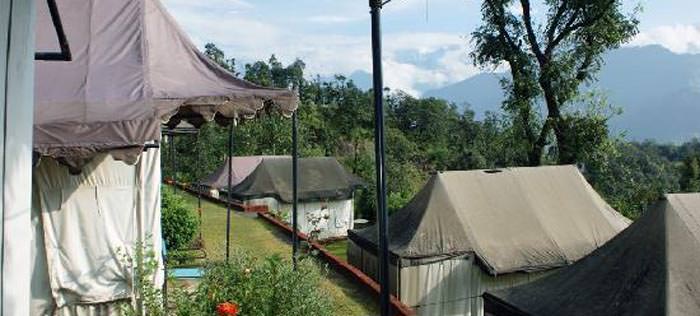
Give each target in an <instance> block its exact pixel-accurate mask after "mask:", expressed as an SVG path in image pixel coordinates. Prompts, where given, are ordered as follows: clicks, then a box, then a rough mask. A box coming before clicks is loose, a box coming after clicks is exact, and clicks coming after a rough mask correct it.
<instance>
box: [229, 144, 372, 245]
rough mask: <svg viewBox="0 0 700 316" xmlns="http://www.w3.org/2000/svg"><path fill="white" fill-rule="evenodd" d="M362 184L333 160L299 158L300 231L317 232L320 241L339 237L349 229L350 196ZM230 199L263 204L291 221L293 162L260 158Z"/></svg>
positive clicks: (351, 200)
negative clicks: (258, 162) (260, 160)
mask: <svg viewBox="0 0 700 316" xmlns="http://www.w3.org/2000/svg"><path fill="white" fill-rule="evenodd" d="M360 186H362V182H361V181H360V180H359V179H358V178H357V177H356V176H354V175H352V174H351V173H349V172H347V171H346V170H345V168H343V166H342V165H340V163H338V161H337V160H336V159H335V158H332V157H316V158H302V159H299V193H298V194H299V209H298V213H297V223H298V227H299V231H301V232H303V233H307V234H308V233H310V232H312V231H316V230H318V236H317V237H318V238H319V239H327V238H334V237H342V236H346V235H347V230H348V229H352V227H353V220H354V206H353V194H354V191H355V190H356V189H357V188H358V187H360ZM231 196H232V198H233V199H236V200H239V201H242V202H243V203H245V204H246V205H248V206H254V205H265V206H267V207H268V210H269V211H270V212H272V213H274V214H277V215H279V216H281V217H282V218H284V219H285V220H287V221H290V219H289V218H290V214H291V212H290V210H291V207H292V202H293V200H292V159H291V158H288V157H285V158H276V159H263V160H262V162H261V163H260V164H259V165H258V167H257V168H255V170H254V171H253V172H252V173H251V174H250V175H249V176H248V177H247V178H245V180H243V181H242V182H241V183H239V184H238V185H237V186H235V187H233V189H232V190H231Z"/></svg>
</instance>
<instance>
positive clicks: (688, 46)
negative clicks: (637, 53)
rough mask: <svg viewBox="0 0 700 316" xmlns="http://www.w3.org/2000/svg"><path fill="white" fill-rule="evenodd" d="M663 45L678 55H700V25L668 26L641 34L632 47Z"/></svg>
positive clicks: (632, 43)
mask: <svg viewBox="0 0 700 316" xmlns="http://www.w3.org/2000/svg"><path fill="white" fill-rule="evenodd" d="M644 45H661V46H663V47H666V48H667V49H669V50H670V51H672V52H674V53H678V54H686V53H690V54H697V53H700V25H681V24H677V25H667V26H660V27H655V28H652V29H650V30H648V31H644V32H641V33H639V34H638V35H637V36H636V37H635V39H634V40H633V41H632V42H631V43H630V46H644Z"/></svg>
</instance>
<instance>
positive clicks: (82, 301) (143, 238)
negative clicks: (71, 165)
mask: <svg viewBox="0 0 700 316" xmlns="http://www.w3.org/2000/svg"><path fill="white" fill-rule="evenodd" d="M160 180H161V179H160V152H159V150H158V149H149V150H148V151H146V152H144V153H143V154H142V155H141V156H140V158H139V162H138V163H137V164H136V165H127V164H125V163H123V162H120V161H115V160H114V159H113V158H112V157H111V156H110V155H101V156H98V157H97V158H96V159H94V160H93V161H92V162H90V163H89V164H88V165H86V166H85V167H84V168H83V171H82V173H81V174H79V175H70V174H69V173H68V169H67V168H66V167H64V166H62V165H60V164H58V163H57V162H56V161H54V160H52V159H49V158H44V159H42V161H41V162H40V163H39V165H38V166H37V167H36V168H35V170H34V192H33V193H34V195H35V196H34V200H35V201H36V202H35V204H34V205H33V209H32V213H33V214H32V215H33V218H32V219H33V224H34V229H35V235H34V237H35V240H34V246H35V247H34V249H33V254H34V260H33V263H34V266H33V275H32V304H31V306H32V313H31V314H32V315H53V313H54V312H55V313H56V314H58V315H66V316H104V315H118V314H119V311H118V306H117V305H118V304H119V303H121V301H124V300H129V299H131V298H132V295H133V283H134V282H133V278H134V268H133V266H132V265H130V264H129V263H128V260H127V259H129V258H135V257H136V256H135V251H137V250H138V249H139V248H138V247H137V245H139V244H142V245H145V246H148V247H152V250H153V253H154V257H153V258H147V260H149V259H152V260H158V262H159V263H160V265H159V266H161V267H162V262H161V256H160V253H161V241H160V240H161V239H160V236H161V227H160ZM163 279H164V278H163V271H162V269H159V270H158V272H157V273H156V275H155V276H154V279H153V282H154V285H155V286H156V287H160V286H161V285H162V282H163Z"/></svg>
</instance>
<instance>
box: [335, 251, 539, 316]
mask: <svg viewBox="0 0 700 316" xmlns="http://www.w3.org/2000/svg"><path fill="white" fill-rule="evenodd" d="M348 262H350V264H352V265H353V266H355V267H357V268H359V269H360V270H362V271H363V272H364V273H365V274H367V275H369V276H370V277H372V278H374V279H375V280H376V275H377V274H376V271H377V259H376V256H375V255H374V254H372V253H369V252H368V251H366V250H364V249H362V248H361V247H359V246H357V245H356V244H355V243H353V242H352V241H349V242H348ZM550 272H551V270H550V271H544V272H535V273H508V274H503V275H498V276H493V275H491V274H488V273H487V272H485V271H484V270H483V269H482V268H481V267H479V265H478V263H477V262H475V260H474V257H473V256H471V255H470V256H465V257H460V258H454V259H448V260H442V261H437V262H433V263H429V264H424V265H416V266H409V267H402V268H400V269H397V268H396V266H395V265H393V264H392V265H390V268H389V273H390V287H391V290H392V294H394V295H396V296H397V297H398V298H399V299H400V300H401V302H403V303H404V304H406V305H408V306H410V307H411V308H413V309H414V310H415V311H416V315H425V316H427V315H455V316H456V315H462V316H483V315H484V304H483V299H482V298H481V295H482V294H483V293H484V292H486V291H487V290H493V289H502V288H508V287H513V286H516V285H519V284H523V283H527V282H531V281H534V280H536V279H538V278H540V277H542V276H544V275H546V274H548V273H550ZM397 279H398V285H397Z"/></svg>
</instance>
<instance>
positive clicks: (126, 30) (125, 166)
mask: <svg viewBox="0 0 700 316" xmlns="http://www.w3.org/2000/svg"><path fill="white" fill-rule="evenodd" d="M56 3H57V6H58V8H59V12H60V15H61V18H62V20H63V26H64V28H65V31H66V36H67V40H68V42H69V44H70V48H71V52H72V56H73V59H72V60H71V61H66V62H59V61H38V62H36V63H35V65H36V75H35V106H34V112H35V113H36V115H35V117H34V146H33V149H34V151H35V152H36V153H38V155H39V156H40V157H41V158H40V159H39V160H38V165H37V166H36V167H35V169H34V172H33V173H34V175H33V178H34V189H33V199H34V201H35V203H34V205H33V218H32V219H33V223H34V232H35V233H34V242H33V245H34V247H32V249H31V250H32V253H33V258H34V260H32V263H31V266H32V269H33V279H32V285H31V287H32V296H31V299H32V304H31V315H42V316H43V315H54V314H58V315H94V316H100V315H112V314H116V312H117V309H116V306H117V304H118V303H119V302H120V301H122V300H127V301H128V300H129V299H132V298H133V296H134V293H135V292H134V289H133V282H132V277H133V267H132V266H130V265H128V264H125V263H124V262H123V259H124V258H122V257H123V256H126V257H131V256H132V255H133V250H134V249H135V247H136V245H137V244H138V243H143V244H145V245H147V246H150V247H152V249H153V251H154V253H155V255H156V259H157V260H159V259H160V250H161V247H160V240H161V238H160V218H159V217H160V215H159V212H160V181H161V177H160V150H159V149H158V148H148V149H147V150H146V151H144V148H147V147H150V146H146V145H157V144H158V143H159V141H160V126H161V123H162V122H167V123H169V124H171V125H174V124H177V123H178V122H179V121H181V120H187V121H188V122H191V123H193V124H195V125H196V126H197V125H199V124H201V123H203V122H205V121H211V120H215V119H216V120H219V121H222V120H223V121H226V122H230V121H232V120H238V119H242V118H246V117H250V116H252V115H254V114H255V113H256V111H257V110H260V109H261V108H263V106H264V105H266V104H275V105H277V106H278V107H279V109H280V110H281V111H282V113H283V114H290V113H291V112H293V111H295V110H296V104H297V97H296V95H295V94H294V93H293V92H291V91H289V90H278V89H268V88H263V87H258V86H256V85H253V84H251V83H248V82H245V81H243V80H240V79H237V78H235V77H233V76H232V75H231V74H230V73H228V72H226V71H225V70H224V69H222V68H221V67H219V66H217V65H216V64H214V63H213V62H211V61H210V60H209V59H207V58H206V57H205V56H204V55H203V54H202V53H200V52H199V51H198V50H197V49H196V47H195V46H194V45H193V44H192V43H191V42H190V40H189V39H188V38H187V36H186V35H185V34H184V33H183V32H182V31H181V30H180V28H179V27H178V26H177V24H176V23H175V21H174V20H173V18H172V17H171V16H170V15H169V14H168V13H167V12H166V11H165V9H164V8H163V6H162V5H161V4H160V2H159V1H158V0H122V1H98V0H84V1H71V0H57V1H56ZM35 4H36V13H37V18H36V46H37V50H39V51H56V50H58V45H57V43H56V40H55V31H54V28H53V25H52V22H51V19H50V17H49V14H48V12H47V7H46V2H45V1H41V0H36V2H35ZM155 147H157V146H155ZM124 162H126V163H124ZM76 174H78V175H76ZM161 272H162V271H161ZM154 282H155V284H156V285H158V284H159V283H161V282H162V273H161V274H160V276H159V275H155V276H154Z"/></svg>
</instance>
